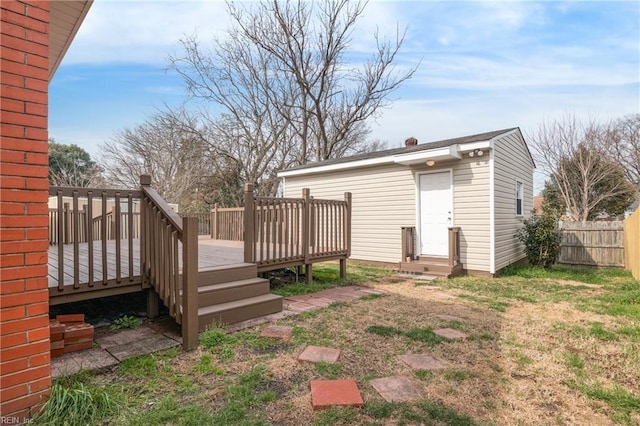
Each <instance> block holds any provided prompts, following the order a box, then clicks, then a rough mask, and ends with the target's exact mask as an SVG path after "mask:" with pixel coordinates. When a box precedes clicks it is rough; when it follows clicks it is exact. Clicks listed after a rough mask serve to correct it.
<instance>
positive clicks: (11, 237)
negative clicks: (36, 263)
mask: <svg viewBox="0 0 640 426" xmlns="http://www.w3.org/2000/svg"><path fill="white" fill-rule="evenodd" d="M2 179H4V177H3V178H2ZM25 236H26V234H25V232H24V230H23V229H3V230H2V232H0V241H16V240H24V239H25ZM15 253H17V252H15Z"/></svg>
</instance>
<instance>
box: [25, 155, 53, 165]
mask: <svg viewBox="0 0 640 426" xmlns="http://www.w3.org/2000/svg"><path fill="white" fill-rule="evenodd" d="M26 163H27V164H38V165H45V166H49V155H48V154H38V153H35V152H30V153H28V154H27V161H26Z"/></svg>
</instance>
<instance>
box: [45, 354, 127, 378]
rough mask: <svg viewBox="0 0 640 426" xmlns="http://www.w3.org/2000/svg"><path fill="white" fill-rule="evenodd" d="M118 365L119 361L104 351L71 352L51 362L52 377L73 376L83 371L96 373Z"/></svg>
mask: <svg viewBox="0 0 640 426" xmlns="http://www.w3.org/2000/svg"><path fill="white" fill-rule="evenodd" d="M118 364H119V362H118V360H117V359H115V358H114V357H113V356H111V355H110V354H109V353H108V352H107V351H105V350H104V349H100V348H93V349H88V350H86V351H81V352H70V353H66V354H64V355H62V356H61V357H59V358H53V359H52V360H51V377H52V378H56V377H58V376H71V375H73V374H76V373H77V372H79V371H81V370H86V371H95V370H100V369H103V368H108V367H114V366H116V365H118Z"/></svg>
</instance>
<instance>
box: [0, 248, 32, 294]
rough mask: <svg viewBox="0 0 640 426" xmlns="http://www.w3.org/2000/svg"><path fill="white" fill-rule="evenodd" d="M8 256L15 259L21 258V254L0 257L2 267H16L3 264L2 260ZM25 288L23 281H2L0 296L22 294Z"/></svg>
mask: <svg viewBox="0 0 640 426" xmlns="http://www.w3.org/2000/svg"><path fill="white" fill-rule="evenodd" d="M8 256H17V257H22V258H23V255H21V254H10V255H3V256H0V261H2V265H3V266H16V265H6V264H5V263H4V259H5V258H6V257H8ZM25 288H26V287H25V285H24V280H17V281H3V282H2V285H0V294H11V293H22V292H23V291H24V289H25Z"/></svg>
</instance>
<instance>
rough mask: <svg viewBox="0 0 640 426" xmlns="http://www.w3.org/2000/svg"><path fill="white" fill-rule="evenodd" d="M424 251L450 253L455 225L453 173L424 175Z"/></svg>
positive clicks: (422, 224) (422, 244) (421, 242)
mask: <svg viewBox="0 0 640 426" xmlns="http://www.w3.org/2000/svg"><path fill="white" fill-rule="evenodd" d="M419 179H420V211H419V214H420V219H419V223H420V254H422V255H425V256H448V254H449V231H448V227H449V226H451V225H452V218H453V216H452V213H453V212H452V206H453V202H452V197H451V172H449V171H446V172H438V173H426V174H422V175H420V178H419Z"/></svg>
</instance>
